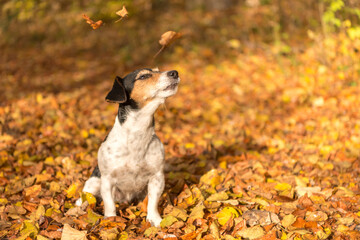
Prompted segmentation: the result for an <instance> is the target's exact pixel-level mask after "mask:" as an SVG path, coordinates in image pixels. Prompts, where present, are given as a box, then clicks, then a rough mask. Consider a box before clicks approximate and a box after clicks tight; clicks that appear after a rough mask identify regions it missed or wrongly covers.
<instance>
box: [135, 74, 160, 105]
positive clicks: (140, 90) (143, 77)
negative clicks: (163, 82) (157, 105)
mask: <svg viewBox="0 0 360 240" xmlns="http://www.w3.org/2000/svg"><path fill="white" fill-rule="evenodd" d="M159 77H160V72H153V71H149V70H142V71H141V72H139V73H138V74H137V75H136V80H135V83H134V88H133V89H132V91H131V94H130V98H131V99H133V100H134V101H135V102H136V103H138V105H139V107H140V108H142V107H144V106H145V105H146V104H147V103H148V102H149V101H151V100H152V99H153V98H154V92H155V91H156V84H157V83H158V81H159Z"/></svg>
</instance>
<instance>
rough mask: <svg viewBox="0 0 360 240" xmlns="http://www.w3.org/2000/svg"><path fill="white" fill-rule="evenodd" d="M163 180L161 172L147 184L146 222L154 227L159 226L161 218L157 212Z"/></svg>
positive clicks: (163, 184)
mask: <svg viewBox="0 0 360 240" xmlns="http://www.w3.org/2000/svg"><path fill="white" fill-rule="evenodd" d="M164 186H165V178H164V173H163V172H162V171H159V172H157V173H156V174H155V175H154V176H153V177H152V178H151V179H150V181H149V184H148V205H147V217H146V220H147V221H148V222H150V223H151V225H153V226H155V227H159V226H160V222H161V220H162V218H161V217H160V214H159V211H158V203H159V199H160V196H161V194H162V192H163V191H164Z"/></svg>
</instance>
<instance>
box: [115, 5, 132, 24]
mask: <svg viewBox="0 0 360 240" xmlns="http://www.w3.org/2000/svg"><path fill="white" fill-rule="evenodd" d="M116 15H119V16H120V17H121V18H120V19H119V20H116V22H118V21H120V20H121V19H123V18H124V17H127V16H128V15H129V13H128V11H127V10H126V8H125V6H123V7H122V9H121V10H119V11H117V12H116Z"/></svg>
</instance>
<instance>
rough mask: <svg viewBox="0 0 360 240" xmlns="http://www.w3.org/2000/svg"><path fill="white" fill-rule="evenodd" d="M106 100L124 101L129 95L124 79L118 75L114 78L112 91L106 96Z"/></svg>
mask: <svg viewBox="0 0 360 240" xmlns="http://www.w3.org/2000/svg"><path fill="white" fill-rule="evenodd" d="M105 99H106V101H109V102H114V103H124V102H126V101H127V99H128V96H127V94H126V91H125V87H124V84H123V79H121V78H120V77H116V78H115V80H114V84H113V87H112V89H111V91H110V92H109V93H108V94H107V96H106V98H105Z"/></svg>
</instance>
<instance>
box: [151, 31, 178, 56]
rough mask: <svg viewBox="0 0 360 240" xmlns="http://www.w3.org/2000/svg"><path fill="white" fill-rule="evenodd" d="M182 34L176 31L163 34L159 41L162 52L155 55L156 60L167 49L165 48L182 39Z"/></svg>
mask: <svg viewBox="0 0 360 240" xmlns="http://www.w3.org/2000/svg"><path fill="white" fill-rule="evenodd" d="M181 36H182V34H181V33H177V32H174V31H167V32H165V33H163V34H162V35H161V38H160V40H159V43H160V45H161V46H162V47H161V48H160V50H159V51H158V52H157V53H156V54H155V56H154V58H156V57H157V56H158V55H159V54H160V53H161V52H162V50H164V49H165V47H167V46H169V45H170V44H172V43H173V42H174V41H175V40H176V39H178V38H181Z"/></svg>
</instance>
